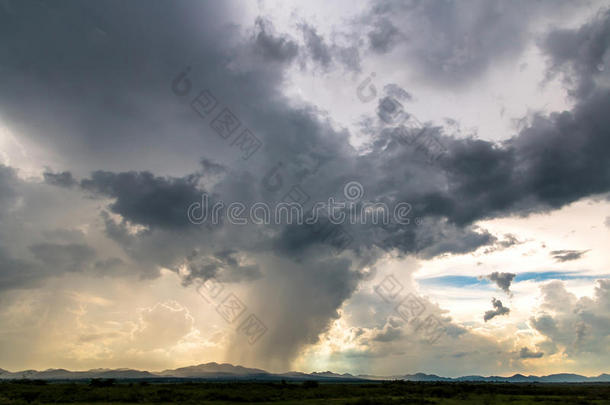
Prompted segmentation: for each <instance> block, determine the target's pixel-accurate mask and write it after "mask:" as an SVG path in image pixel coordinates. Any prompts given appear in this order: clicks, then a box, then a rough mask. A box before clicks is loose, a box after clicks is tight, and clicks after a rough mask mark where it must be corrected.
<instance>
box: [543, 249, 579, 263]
mask: <svg viewBox="0 0 610 405" xmlns="http://www.w3.org/2000/svg"><path fill="white" fill-rule="evenodd" d="M587 252H588V250H553V251H551V256H553V258H554V259H555V260H556V261H558V262H569V261H571V260H578V259H580V258H581V257H582V256H583V255H584V254H585V253H587Z"/></svg>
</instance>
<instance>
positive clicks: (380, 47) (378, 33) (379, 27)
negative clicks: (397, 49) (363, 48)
mask: <svg viewBox="0 0 610 405" xmlns="http://www.w3.org/2000/svg"><path fill="white" fill-rule="evenodd" d="M368 37H369V44H370V47H371V49H372V50H373V51H375V52H378V53H386V52H389V51H391V50H392V48H393V47H394V45H395V44H396V42H397V41H398V40H399V39H400V38H401V34H400V31H399V30H398V28H396V27H395V26H394V24H392V21H390V20H389V19H387V18H381V19H379V20H378V21H376V22H375V23H374V24H373V29H372V30H371V31H369V33H368Z"/></svg>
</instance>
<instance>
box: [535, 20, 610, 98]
mask: <svg viewBox="0 0 610 405" xmlns="http://www.w3.org/2000/svg"><path fill="white" fill-rule="evenodd" d="M609 15H610V10H606V11H605V12H603V13H600V14H599V15H598V16H597V17H596V18H595V20H594V21H592V22H591V23H589V24H585V25H583V26H582V27H580V28H579V29H578V30H572V29H562V30H556V31H553V32H551V33H550V34H549V35H548V36H547V38H546V39H545V41H544V43H543V46H544V48H545V50H546V51H547V53H548V54H549V55H550V56H551V71H550V74H551V75H553V74H557V73H562V74H563V75H564V79H565V80H566V83H567V84H568V85H569V86H570V87H573V90H572V94H573V95H575V96H577V97H579V98H582V97H584V96H586V95H588V94H589V93H591V92H593V91H594V90H595V87H596V80H599V79H600V78H602V77H604V76H605V77H608V70H610V57H609V56H608V53H607V49H608V47H609V46H610V18H609Z"/></svg>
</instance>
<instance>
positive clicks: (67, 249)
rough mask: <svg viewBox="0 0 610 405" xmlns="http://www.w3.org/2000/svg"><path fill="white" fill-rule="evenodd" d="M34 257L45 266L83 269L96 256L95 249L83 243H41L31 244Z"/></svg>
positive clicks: (71, 269)
mask: <svg viewBox="0 0 610 405" xmlns="http://www.w3.org/2000/svg"><path fill="white" fill-rule="evenodd" d="M30 250H31V251H32V253H33V254H34V257H35V258H36V259H38V260H39V261H41V262H42V263H43V264H44V265H45V266H49V267H57V268H62V269H66V271H81V270H82V269H83V267H85V266H87V265H88V264H89V263H90V262H91V261H92V260H93V259H94V258H95V250H94V249H92V248H91V247H89V246H87V245H83V244H77V243H69V244H57V243H40V244H37V245H32V246H30Z"/></svg>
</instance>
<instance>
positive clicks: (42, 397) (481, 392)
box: [0, 381, 610, 405]
mask: <svg viewBox="0 0 610 405" xmlns="http://www.w3.org/2000/svg"><path fill="white" fill-rule="evenodd" d="M208 403H210V404H211V403H213V404H232V403H241V404H243V403H259V404H265V403H273V404H514V405H518V404H610V384H514V383H513V384H491V383H481V384H475V383H419V382H401V381H395V382H383V383H369V384H360V383H342V384H338V383H328V384H317V383H312V382H308V383H264V382H257V383H248V382H235V383H230V382H227V383H207V382H206V383H199V382H197V383H192V382H187V383H171V384H168V383H165V384H149V383H138V382H131V383H129V382H120V383H115V382H112V381H94V382H93V383H86V382H81V383H45V382H41V381H15V382H2V383H0V404H208Z"/></svg>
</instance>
